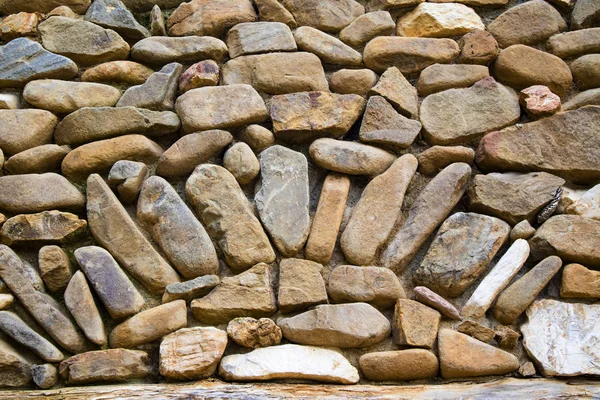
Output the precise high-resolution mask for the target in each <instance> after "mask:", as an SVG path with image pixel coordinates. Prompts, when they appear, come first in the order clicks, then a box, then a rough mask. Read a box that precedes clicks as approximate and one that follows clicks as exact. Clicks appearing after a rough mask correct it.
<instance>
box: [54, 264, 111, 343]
mask: <svg viewBox="0 0 600 400" xmlns="http://www.w3.org/2000/svg"><path fill="white" fill-rule="evenodd" d="M64 298H65V305H66V306H67V308H68V309H69V311H70V312H71V315H72V316H73V317H74V318H75V321H77V325H79V327H80V328H81V330H83V333H84V334H85V336H86V337H87V338H88V339H89V340H90V342H92V343H94V344H97V345H98V346H105V345H106V343H107V338H106V331H105V330H104V324H103V322H102V318H101V317H100V312H99V311H98V307H96V303H95V302H94V298H93V297H92V292H91V291H90V287H89V286H88V284H87V281H86V280H85V276H84V275H83V272H81V271H77V272H76V273H75V275H73V278H72V279H71V281H70V282H69V286H67V289H66V290H65V296H64Z"/></svg>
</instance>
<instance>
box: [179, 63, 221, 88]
mask: <svg viewBox="0 0 600 400" xmlns="http://www.w3.org/2000/svg"><path fill="white" fill-rule="evenodd" d="M218 84H219V64H217V63H216V62H214V61H213V60H204V61H200V62H197V63H195V64H193V65H192V66H191V67H189V68H188V69H186V70H185V72H184V73H183V74H181V75H180V76H179V92H180V93H181V94H184V93H185V92H187V91H188V90H192V89H197V88H201V87H204V86H217V85H218Z"/></svg>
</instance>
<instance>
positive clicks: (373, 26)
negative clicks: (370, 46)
mask: <svg viewBox="0 0 600 400" xmlns="http://www.w3.org/2000/svg"><path fill="white" fill-rule="evenodd" d="M395 27H396V24H395V23H394V20H393V19H392V16H391V15H390V13H389V12H387V11H374V12H370V13H366V14H363V15H361V16H360V17H358V18H356V19H355V20H354V21H352V23H351V24H350V25H348V26H347V27H345V28H344V29H342V30H341V31H340V39H341V40H342V42H344V43H346V44H348V45H350V46H352V47H362V46H364V45H365V44H366V43H367V42H368V41H369V40H371V39H373V38H375V37H377V36H390V35H391V34H392V33H394V28H395Z"/></svg>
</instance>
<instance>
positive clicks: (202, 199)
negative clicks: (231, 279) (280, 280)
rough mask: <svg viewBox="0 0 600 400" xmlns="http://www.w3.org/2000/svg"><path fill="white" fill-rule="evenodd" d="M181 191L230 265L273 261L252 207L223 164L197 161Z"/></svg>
mask: <svg viewBox="0 0 600 400" xmlns="http://www.w3.org/2000/svg"><path fill="white" fill-rule="evenodd" d="M185 194H186V198H187V200H188V201H189V202H190V203H191V204H192V206H193V207H194V209H195V211H196V214H197V215H198V216H199V217H200V220H201V221H202V222H203V223H204V226H205V227H206V229H207V231H208V234H209V235H210V236H211V239H213V240H214V241H215V242H216V243H217V244H218V245H219V247H220V248H221V251H223V256H224V258H225V262H226V263H227V265H229V266H230V267H231V268H233V269H235V270H245V269H247V268H249V267H251V266H253V265H255V264H258V263H260V262H267V263H271V262H273V261H275V252H274V251H273V248H272V247H271V244H270V243H269V238H268V237H267V235H266V233H265V231H264V230H263V228H262V226H261V224H260V222H259V221H258V219H257V218H256V216H255V215H254V210H253V209H252V207H251V206H250V203H249V201H248V199H247V198H246V196H245V195H244V192H242V190H241V188H240V185H239V184H238V183H237V181H236V180H235V178H234V177H233V175H231V173H230V172H229V171H227V170H226V169H225V168H223V167H220V166H218V165H211V164H202V165H199V166H198V167H197V168H196V169H195V171H194V173H193V174H192V175H191V176H190V178H189V179H188V181H187V184H186V187H185Z"/></svg>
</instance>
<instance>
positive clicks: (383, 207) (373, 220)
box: [340, 154, 417, 265]
mask: <svg viewBox="0 0 600 400" xmlns="http://www.w3.org/2000/svg"><path fill="white" fill-rule="evenodd" d="M416 171H417V159H416V158H415V157H414V156H413V155H412V154H407V155H404V156H402V157H400V158H399V159H397V160H396V161H394V163H393V164H392V166H391V167H389V168H388V169H387V170H386V171H385V172H384V173H383V174H381V175H378V176H376V177H375V178H373V179H372V180H371V182H369V184H368V185H367V186H366V187H365V189H364V190H363V192H362V194H361V197H360V200H359V201H358V203H356V205H355V206H354V209H353V210H352V215H351V216H350V220H349V221H348V224H347V225H346V229H344V232H343V233H342V236H341V239H340V246H341V248H342V251H343V252H344V255H345V257H346V259H347V260H348V261H349V262H351V263H354V264H357V265H373V264H375V262H376V261H377V260H378V256H379V251H380V250H381V249H382V247H383V246H384V244H385V242H386V241H387V238H388V237H389V236H390V234H391V233H392V229H393V228H394V226H395V225H396V222H397V220H398V217H399V216H400V213H401V207H402V203H403V202H404V194H405V192H406V189H407V188H408V185H409V183H410V181H411V180H412V178H413V176H414V174H415V172H416Z"/></svg>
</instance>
